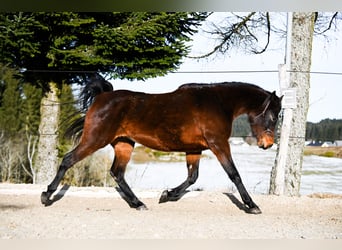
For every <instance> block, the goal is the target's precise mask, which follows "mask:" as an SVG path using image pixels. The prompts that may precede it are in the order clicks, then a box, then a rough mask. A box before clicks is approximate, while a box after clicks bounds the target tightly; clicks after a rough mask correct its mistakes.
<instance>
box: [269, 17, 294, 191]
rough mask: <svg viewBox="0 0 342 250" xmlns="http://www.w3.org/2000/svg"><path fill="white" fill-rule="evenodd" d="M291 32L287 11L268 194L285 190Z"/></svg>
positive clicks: (291, 113)
mask: <svg viewBox="0 0 342 250" xmlns="http://www.w3.org/2000/svg"><path fill="white" fill-rule="evenodd" d="M291 34H292V13H291V12H288V13H287V34H286V47H285V58H284V62H285V64H280V65H279V67H278V68H279V85H280V95H284V97H283V102H282V106H283V120H282V121H280V122H281V129H280V140H279V145H278V150H277V156H276V161H275V165H274V166H273V169H272V173H271V183H270V194H275V195H284V190H285V169H286V160H287V150H288V143H289V138H290V130H291V120H292V116H293V110H292V105H288V103H287V100H288V98H287V93H288V92H287V90H288V88H289V86H290V81H289V69H290V62H291Z"/></svg>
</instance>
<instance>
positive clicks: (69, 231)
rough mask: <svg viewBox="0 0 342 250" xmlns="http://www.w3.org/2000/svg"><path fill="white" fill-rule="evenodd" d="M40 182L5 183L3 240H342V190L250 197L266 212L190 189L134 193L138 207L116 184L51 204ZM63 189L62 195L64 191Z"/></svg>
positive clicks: (1, 189) (0, 214)
mask: <svg viewBox="0 0 342 250" xmlns="http://www.w3.org/2000/svg"><path fill="white" fill-rule="evenodd" d="M44 189H45V188H44V187H42V186H36V185H13V184H0V238H2V239H8V238H9V239H13V238H14V239H31V238H33V239H37V238H39V239H41V238H43V239H55V238H76V239H85V238H87V239H89V238H106V239H118V238H134V239H137V238H143V239H145V238H148V239H154V238H167V239H183V238H186V239H189V238H190V239H197V238H205V239H208V238H209V239H222V238H248V239H251V238H257V239H275V238H290V239H301V238H305V239H307V238H315V239H342V196H341V195H331V196H327V195H325V196H323V197H319V195H316V196H315V198H312V197H308V196H305V197H300V198H289V197H278V196H268V195H252V196H253V198H254V201H255V202H256V203H257V204H258V205H259V207H260V208H261V210H262V212H263V213H262V214H261V215H250V214H246V213H245V212H244V211H243V210H241V203H240V197H239V195H238V194H226V193H224V191H223V192H222V191H221V192H220V191H215V192H207V191H201V192H198V191H196V192H190V193H188V194H186V195H185V196H184V197H183V198H182V199H181V200H179V201H178V202H169V203H164V204H158V198H159V195H160V193H161V192H159V191H140V192H139V191H136V193H137V195H138V196H139V197H140V198H141V200H142V201H143V202H144V203H145V204H146V205H147V206H148V208H149V210H147V211H136V210H134V209H131V208H129V207H128V205H127V204H126V203H125V202H124V201H123V200H122V199H121V198H120V197H119V195H118V193H117V192H116V191H115V190H114V189H112V188H74V187H71V188H69V190H67V191H66V192H65V194H64V196H63V197H62V196H59V197H58V199H59V198H60V199H59V200H58V201H56V202H55V203H54V204H52V205H51V206H49V207H44V206H42V205H41V204H40V192H41V191H42V190H44ZM60 194H62V193H60Z"/></svg>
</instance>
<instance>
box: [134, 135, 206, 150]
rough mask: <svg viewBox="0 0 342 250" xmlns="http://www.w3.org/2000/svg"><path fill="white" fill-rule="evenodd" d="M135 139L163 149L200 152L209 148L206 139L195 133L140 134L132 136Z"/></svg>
mask: <svg viewBox="0 0 342 250" xmlns="http://www.w3.org/2000/svg"><path fill="white" fill-rule="evenodd" d="M130 137H131V138H132V139H133V140H134V141H136V142H138V143H140V144H142V145H144V146H146V147H149V148H152V149H156V150H161V151H180V152H198V151H202V150H205V149H207V148H208V147H207V143H206V141H205V140H204V139H203V138H202V137H201V136H199V135H196V134H194V133H191V132H189V133H181V134H179V133H169V132H163V133H158V130H156V131H155V133H151V134H142V133H141V134H140V133H136V134H135V135H132V136H130Z"/></svg>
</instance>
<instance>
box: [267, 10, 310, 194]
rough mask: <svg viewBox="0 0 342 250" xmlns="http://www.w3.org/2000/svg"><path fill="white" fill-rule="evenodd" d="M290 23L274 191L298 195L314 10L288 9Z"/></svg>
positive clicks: (271, 190)
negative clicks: (298, 10)
mask: <svg viewBox="0 0 342 250" xmlns="http://www.w3.org/2000/svg"><path fill="white" fill-rule="evenodd" d="M287 23H288V30H287V45H286V56H285V65H280V67H279V72H280V73H279V76H280V90H281V94H282V95H284V98H283V103H282V105H283V119H282V121H280V122H281V130H280V142H279V146H278V151H277V156H276V161H275V165H274V167H273V169H272V173H271V182H270V194H275V195H288V196H298V195H299V189H300V179H301V170H302V162H303V151H304V146H305V128H306V118H307V111H308V107H309V89H310V73H309V72H310V67H311V54H312V40H313V31H314V13H302V12H295V13H293V14H291V13H288V22H287ZM291 24H292V25H291Z"/></svg>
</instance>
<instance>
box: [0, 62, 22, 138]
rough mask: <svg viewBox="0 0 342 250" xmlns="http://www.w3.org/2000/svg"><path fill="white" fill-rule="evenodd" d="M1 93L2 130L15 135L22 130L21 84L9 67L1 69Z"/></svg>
mask: <svg viewBox="0 0 342 250" xmlns="http://www.w3.org/2000/svg"><path fill="white" fill-rule="evenodd" d="M0 72H1V75H0V78H1V83H2V84H1V85H2V89H3V92H2V94H1V102H0V103H1V106H0V130H1V131H3V132H5V133H6V134H7V135H8V136H10V137H11V136H14V135H15V134H16V133H17V132H18V131H19V130H20V125H21V124H20V119H18V117H19V113H20V108H19V107H20V92H19V88H20V84H19V81H18V80H16V79H14V78H13V77H12V75H13V71H12V70H10V69H8V68H5V67H3V68H1V69H0Z"/></svg>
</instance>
